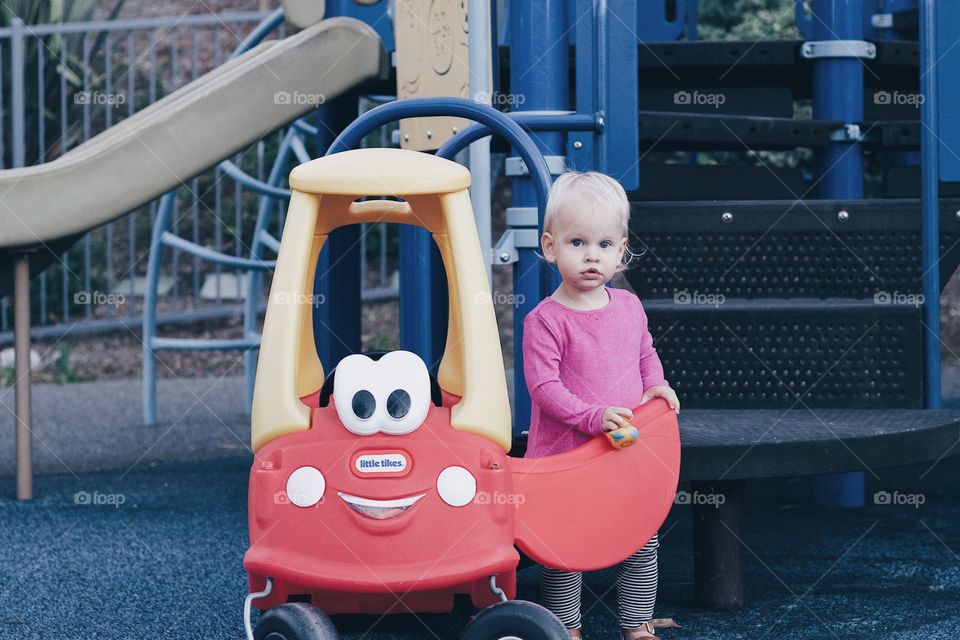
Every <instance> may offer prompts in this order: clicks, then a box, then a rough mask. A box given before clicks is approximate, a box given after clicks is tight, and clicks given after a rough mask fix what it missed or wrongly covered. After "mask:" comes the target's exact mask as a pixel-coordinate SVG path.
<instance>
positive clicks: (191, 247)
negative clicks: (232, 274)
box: [160, 231, 277, 271]
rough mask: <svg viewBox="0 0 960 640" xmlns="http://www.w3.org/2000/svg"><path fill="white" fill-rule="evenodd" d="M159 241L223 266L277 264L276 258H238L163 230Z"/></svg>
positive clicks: (254, 267)
mask: <svg viewBox="0 0 960 640" xmlns="http://www.w3.org/2000/svg"><path fill="white" fill-rule="evenodd" d="M160 241H161V242H163V244H165V245H167V246H168V247H173V248H175V249H179V250H180V251H183V252H184V253H189V254H190V255H192V256H197V257H198V258H202V259H203V260H206V261H207V262H212V263H213V264H219V265H222V266H224V267H233V268H236V269H246V270H247V271H270V270H272V269H274V268H276V266H277V262H276V260H255V259H253V258H238V257H237V256H231V255H229V254H226V253H221V252H220V251H214V250H213V249H208V248H207V247H204V246H201V245H199V244H196V243H194V242H190V241H189V240H185V239H184V238H181V237H180V236H178V235H175V234H172V233H170V232H169V231H167V232H165V233H164V234H163V235H162V236H161V237H160Z"/></svg>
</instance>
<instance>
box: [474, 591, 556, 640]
mask: <svg viewBox="0 0 960 640" xmlns="http://www.w3.org/2000/svg"><path fill="white" fill-rule="evenodd" d="M568 637H569V635H568V634H567V629H566V627H564V626H563V623H562V622H560V619H559V618H557V616H555V615H553V613H551V612H550V611H549V610H547V609H545V608H544V607H541V606H540V605H538V604H534V603H533V602H527V601H526V600H508V601H507V602H498V603H497V604H494V605H491V606H489V607H487V608H486V609H483V610H482V611H480V613H478V614H477V615H476V616H475V617H474V618H473V619H472V620H471V621H470V623H469V624H468V625H467V626H466V628H465V629H464V630H463V640H508V639H509V640H567V638H568Z"/></svg>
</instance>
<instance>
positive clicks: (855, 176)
mask: <svg viewBox="0 0 960 640" xmlns="http://www.w3.org/2000/svg"><path fill="white" fill-rule="evenodd" d="M812 31H813V38H814V40H820V41H823V40H862V39H863V0H814V2H813V20H812ZM813 117H814V118H816V119H821V120H839V121H841V122H846V123H860V122H862V121H863V62H862V61H861V60H860V59H858V58H850V57H846V58H819V59H816V60H814V62H813ZM817 165H818V166H817V177H818V178H820V182H819V183H818V185H817V195H818V197H820V198H843V199H858V198H863V149H862V147H861V145H860V144H859V143H858V142H856V141H838V142H835V143H833V144H831V145H830V146H828V147H827V148H826V149H824V150H823V151H822V152H820V153H819V154H818V156H817ZM863 495H864V475H863V472H862V471H858V472H854V473H839V474H827V475H822V476H816V477H815V478H814V503H815V504H817V505H819V506H825V507H862V506H863Z"/></svg>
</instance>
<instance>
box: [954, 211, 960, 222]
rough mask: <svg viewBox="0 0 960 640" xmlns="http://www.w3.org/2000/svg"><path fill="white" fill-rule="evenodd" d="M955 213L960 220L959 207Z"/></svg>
mask: <svg viewBox="0 0 960 640" xmlns="http://www.w3.org/2000/svg"><path fill="white" fill-rule="evenodd" d="M953 215H955V216H956V217H957V220H960V209H958V210H957V212H956V213H955V214H953Z"/></svg>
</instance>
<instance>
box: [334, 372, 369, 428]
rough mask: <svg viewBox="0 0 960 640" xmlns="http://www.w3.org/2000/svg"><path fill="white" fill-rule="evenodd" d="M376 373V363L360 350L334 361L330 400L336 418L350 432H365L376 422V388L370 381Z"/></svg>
mask: <svg viewBox="0 0 960 640" xmlns="http://www.w3.org/2000/svg"><path fill="white" fill-rule="evenodd" d="M376 376H377V363H376V362H374V361H373V360H371V359H370V358H368V357H367V356H364V355H360V354H353V355H349V356H347V357H346V358H344V359H343V360H341V361H340V364H338V365H337V375H336V376H335V377H334V379H333V400H334V404H335V405H336V407H337V415H338V416H340V422H342V423H343V426H344V427H346V428H347V431H349V432H350V433H355V434H357V435H358V436H369V435H373V434H375V433H378V432H379V431H380V427H379V426H377V409H378V408H379V407H378V406H377V405H378V404H379V403H378V402H377V398H376V392H375V389H374V388H373V387H372V386H371V383H372V382H373V381H374V380H375V379H376Z"/></svg>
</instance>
